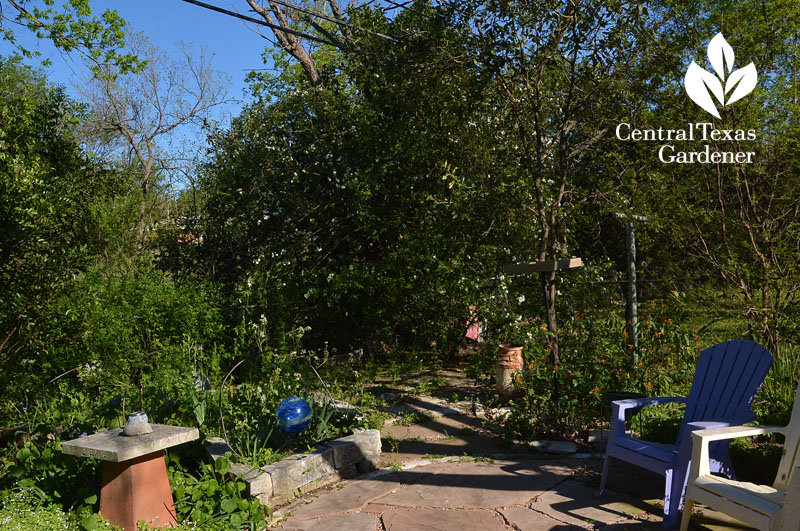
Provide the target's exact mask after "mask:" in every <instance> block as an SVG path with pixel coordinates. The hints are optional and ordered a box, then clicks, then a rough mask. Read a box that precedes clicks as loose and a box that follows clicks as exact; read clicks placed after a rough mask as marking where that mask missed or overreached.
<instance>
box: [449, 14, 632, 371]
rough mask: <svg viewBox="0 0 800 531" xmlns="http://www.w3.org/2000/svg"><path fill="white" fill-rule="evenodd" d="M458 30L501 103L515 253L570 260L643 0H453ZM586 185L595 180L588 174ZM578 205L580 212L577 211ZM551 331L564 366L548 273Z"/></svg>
mask: <svg viewBox="0 0 800 531" xmlns="http://www.w3.org/2000/svg"><path fill="white" fill-rule="evenodd" d="M448 5H449V9H450V12H451V13H452V16H453V24H454V25H455V24H458V25H461V26H464V27H468V28H471V29H472V33H473V38H472V39H471V41H470V43H469V49H470V51H471V56H472V62H473V63H474V65H475V68H476V69H477V70H478V71H479V72H480V73H481V74H482V75H486V76H491V77H492V79H493V80H494V84H495V89H496V90H497V91H498V93H499V96H500V97H501V98H502V102H501V104H500V105H499V106H498V110H497V112H496V114H495V116H496V120H497V122H498V123H497V126H496V131H497V133H496V134H502V135H504V138H505V139H506V142H507V143H506V146H505V155H506V156H507V157H509V158H510V160H511V163H512V164H514V165H515V166H516V167H515V168H514V170H513V171H514V173H515V174H516V175H515V185H516V196H515V201H516V203H517V206H518V208H520V209H522V210H523V211H526V212H527V213H528V217H527V219H524V220H520V230H521V231H525V232H526V234H525V238H524V240H523V241H521V242H520V244H521V245H524V247H523V248H520V249H518V250H517V251H516V252H517V253H519V254H520V255H521V256H523V257H524V261H526V262H527V261H530V256H531V255H533V257H534V259H535V260H536V261H544V260H557V259H559V258H562V257H564V256H569V252H568V246H567V243H568V238H567V232H568V230H569V222H568V216H569V213H570V211H571V210H572V208H573V206H574V204H575V203H577V202H578V201H579V197H580V196H579V194H577V193H576V192H577V190H576V189H575V181H576V180H579V179H581V173H582V171H585V170H584V168H585V166H584V165H583V164H582V162H583V160H584V158H586V157H587V155H591V154H592V152H593V151H594V150H596V149H597V148H598V144H599V142H600V140H601V139H602V138H603V136H604V135H605V134H606V133H607V132H608V130H609V125H610V118H611V117H612V116H613V110H614V109H617V108H618V105H619V102H618V101H617V98H618V96H617V94H618V91H620V90H621V88H622V87H625V86H626V85H627V84H628V83H629V79H628V77H627V70H626V66H627V65H628V64H629V63H630V62H631V61H632V59H633V58H634V57H635V56H636V55H637V54H639V53H641V52H642V50H641V48H640V47H638V46H636V43H637V41H638V40H639V38H638V32H639V28H640V27H641V26H642V24H643V23H644V22H645V21H646V18H645V17H644V16H643V14H642V13H643V11H642V6H641V5H640V3H639V2H625V1H616V2H612V3H610V4H609V3H608V2H594V1H580V0H568V1H547V0H545V1H536V2H503V1H492V0H490V1H486V2H478V1H476V2H453V3H450V4H448ZM583 180H584V182H585V181H587V180H588V179H586V178H585V177H584V178H583ZM571 205H573V206H571ZM540 277H541V284H542V291H543V293H544V299H545V302H546V317H547V323H548V327H549V330H550V333H551V338H552V341H551V348H550V361H551V363H552V364H553V365H558V364H559V351H558V324H557V318H556V302H555V299H556V293H557V290H558V282H557V278H556V272H555V271H553V272H550V273H542V274H541V275H540Z"/></svg>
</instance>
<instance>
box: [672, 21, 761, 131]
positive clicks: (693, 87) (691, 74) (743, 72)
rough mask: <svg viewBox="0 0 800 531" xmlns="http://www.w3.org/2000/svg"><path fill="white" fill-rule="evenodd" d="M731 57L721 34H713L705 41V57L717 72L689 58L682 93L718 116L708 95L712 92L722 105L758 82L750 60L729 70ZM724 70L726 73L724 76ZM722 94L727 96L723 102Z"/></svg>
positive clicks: (747, 91)
mask: <svg viewBox="0 0 800 531" xmlns="http://www.w3.org/2000/svg"><path fill="white" fill-rule="evenodd" d="M733 57H734V56H733V48H731V45H730V44H728V41H726V40H725V37H723V36H722V33H717V34H716V35H715V36H714V38H713V39H711V42H709V43H708V60H709V61H710V62H711V66H713V67H714V71H716V73H717V75H716V76H715V75H714V74H712V73H711V72H709V71H707V70H705V69H703V68H700V67H699V66H697V63H695V62H694V61H692V64H690V65H689V69H688V70H687V71H686V78H685V79H684V80H683V85H684V87H686V93H687V94H688V95H689V97H690V98H691V99H692V101H693V102H695V103H696V104H698V105H699V106H700V107H702V108H703V110H705V111H707V112H709V113H711V114H712V115H714V116H715V117H717V118H719V117H720V116H719V112H718V111H717V106H716V105H715V104H714V100H713V99H712V98H711V96H712V95H713V96H714V97H715V98H716V99H717V101H718V102H719V103H720V105H722V106H723V107H725V106H726V105H730V104H731V103H733V102H735V101H739V100H740V99H742V98H744V97H745V96H747V95H748V94H750V93H751V92H752V91H753V89H754V88H756V83H757V82H758V73H757V72H756V67H755V65H754V64H753V63H750V64H749V65H747V66H745V67H744V68H740V69H739V70H735V71H734V72H732V73H731V70H732V69H733ZM726 72H727V73H728V74H729V75H728V76H727V79H726V76H725V74H726ZM723 87H724V88H723ZM728 94H730V95H729V96H728ZM726 96H728V100H727V101H725V97H726Z"/></svg>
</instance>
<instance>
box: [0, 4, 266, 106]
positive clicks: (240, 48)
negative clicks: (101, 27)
mask: <svg viewBox="0 0 800 531" xmlns="http://www.w3.org/2000/svg"><path fill="white" fill-rule="evenodd" d="M205 1H206V3H209V4H214V5H217V6H219V7H223V8H226V9H230V10H232V11H234V10H238V11H240V12H242V13H244V14H250V13H247V12H246V11H245V8H246V7H247V3H246V2H245V0H205ZM91 6H92V11H93V12H96V13H97V14H100V13H102V12H103V11H105V10H106V9H116V10H117V12H118V13H119V14H120V16H122V18H124V19H125V20H126V21H127V22H128V23H129V24H131V26H132V27H133V29H134V30H135V31H139V32H142V33H144V34H145V35H147V37H149V38H150V40H151V42H152V43H153V44H155V45H156V46H158V47H160V48H163V49H165V50H167V51H168V52H170V53H172V52H173V51H174V50H175V48H174V44H175V43H177V42H180V41H184V42H187V43H194V44H195V45H196V46H206V47H207V48H208V49H209V50H210V51H212V52H213V53H214V58H213V65H214V68H216V69H217V70H220V71H223V72H226V73H227V74H229V75H230V78H231V83H232V85H231V90H230V93H229V94H230V95H231V96H232V97H233V98H236V99H238V100H243V99H245V97H246V96H245V92H244V91H245V87H246V83H245V82H244V78H245V76H246V75H247V73H248V72H249V70H250V69H263V68H265V66H264V63H263V60H262V57H261V56H262V52H263V51H264V48H265V47H266V46H267V45H268V42H267V41H266V40H264V39H263V38H261V37H260V36H259V35H258V34H256V33H254V32H253V31H251V29H249V28H248V25H246V24H245V23H244V22H242V21H240V20H237V19H235V18H233V17H229V16H227V15H223V14H221V13H215V12H212V11H209V10H207V9H203V8H201V7H198V6H195V5H192V4H188V3H186V2H182V1H181V0H91ZM250 26H252V25H250ZM264 29H265V30H266V33H265V34H267V35H268V36H271V34H270V33H269V29H268V28H264ZM16 34H17V36H18V37H19V38H20V40H23V39H24V44H25V45H26V46H27V47H28V48H29V49H37V50H39V51H40V52H41V54H42V57H43V58H48V59H50V60H51V61H52V62H53V65H52V66H50V67H48V68H47V69H46V72H47V75H48V79H49V80H50V81H51V82H54V83H60V84H62V85H65V86H66V87H67V89H68V90H69V92H70V93H71V94H72V95H76V92H75V90H74V89H73V87H72V84H73V83H75V82H77V81H78V80H79V79H80V78H81V77H82V76H83V75H84V73H85V70H84V69H83V65H82V64H81V60H80V57H79V56H78V55H77V54H75V55H72V56H64V55H62V54H60V53H59V52H58V51H56V50H55V48H54V47H53V46H52V45H51V44H49V43H48V42H41V41H37V40H36V39H34V38H31V37H29V36H28V35H27V34H26V32H25V30H22V29H18V30H17V31H16ZM11 51H12V49H11V46H10V45H9V44H8V43H7V42H4V41H0V53H2V54H4V55H5V54H8V53H10V52H11ZM32 64H38V63H35V62H34V63H32ZM240 108H241V104H240V103H237V104H231V105H230V106H229V108H228V111H229V112H231V113H232V114H234V115H235V114H238V110H239V109H240Z"/></svg>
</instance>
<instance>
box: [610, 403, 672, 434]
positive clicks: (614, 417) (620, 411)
mask: <svg viewBox="0 0 800 531" xmlns="http://www.w3.org/2000/svg"><path fill="white" fill-rule="evenodd" d="M672 402H686V398H685V397H682V396H655V397H647V398H626V399H625V400H615V401H613V402H611V429H610V432H611V434H610V436H615V435H624V434H625V411H626V410H628V409H632V408H642V407H647V406H658V405H661V404H669V403H672Z"/></svg>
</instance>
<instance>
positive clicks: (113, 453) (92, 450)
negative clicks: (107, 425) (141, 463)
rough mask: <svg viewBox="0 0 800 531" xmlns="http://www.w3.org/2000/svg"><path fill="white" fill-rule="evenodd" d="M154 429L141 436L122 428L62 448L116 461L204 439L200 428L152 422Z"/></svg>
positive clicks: (79, 454) (70, 442)
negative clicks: (124, 433) (130, 434)
mask: <svg viewBox="0 0 800 531" xmlns="http://www.w3.org/2000/svg"><path fill="white" fill-rule="evenodd" d="M151 426H152V427H153V432H152V433H148V434H146V435H139V436H137V437H127V436H125V435H122V428H117V429H115V430H109V431H105V432H102V433H97V434H95V435H89V436H88V437H82V438H80V439H73V440H71V441H67V442H65V443H63V444H62V445H61V451H62V452H64V453H65V454H69V455H77V456H79V457H92V458H94V459H101V460H103V461H113V462H116V463H119V462H122V461H128V460H130V459H133V458H135V457H140V456H142V455H147V454H150V453H153V452H157V451H159V450H163V449H165V448H169V447H171V446H176V445H178V444H182V443H185V442H189V441H194V440H196V439H199V438H200V432H199V431H198V430H197V428H183V427H180V426H167V425H165V424H151Z"/></svg>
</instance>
